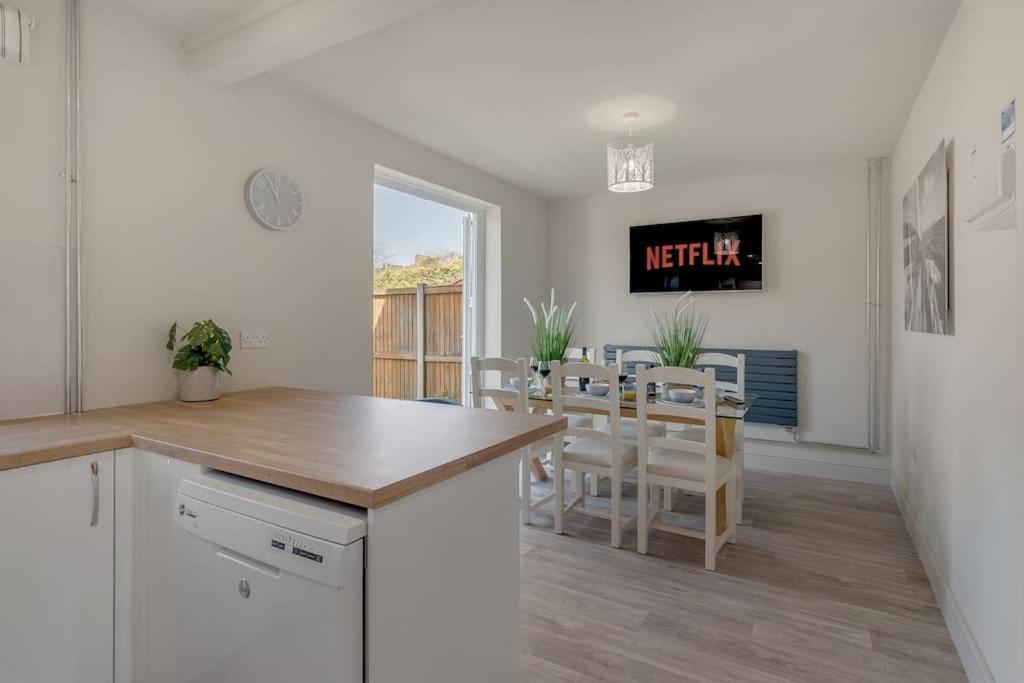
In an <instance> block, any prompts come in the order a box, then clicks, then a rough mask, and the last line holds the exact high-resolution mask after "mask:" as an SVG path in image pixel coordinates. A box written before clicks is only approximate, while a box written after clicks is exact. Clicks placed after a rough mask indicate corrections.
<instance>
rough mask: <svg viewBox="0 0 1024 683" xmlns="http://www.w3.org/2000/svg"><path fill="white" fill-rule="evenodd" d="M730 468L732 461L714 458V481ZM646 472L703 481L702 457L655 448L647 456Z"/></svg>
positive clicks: (719, 457)
mask: <svg viewBox="0 0 1024 683" xmlns="http://www.w3.org/2000/svg"><path fill="white" fill-rule="evenodd" d="M730 468H732V461H731V460H728V459H726V458H723V457H722V456H720V455H716V456H715V480H716V481H717V480H718V479H719V478H721V477H722V476H723V475H725V474H726V473H727V472H728V471H729V469H730ZM647 472H648V473H649V474H656V475H659V476H662V477H676V478H677V479H687V480H689V481H704V456H703V455H700V454H698V453H687V452H684V451H677V450H674V449H671V448H655V449H654V450H652V451H651V452H650V454H649V455H648V456H647Z"/></svg>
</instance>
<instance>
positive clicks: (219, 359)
mask: <svg viewBox="0 0 1024 683" xmlns="http://www.w3.org/2000/svg"><path fill="white" fill-rule="evenodd" d="M181 330H184V328H183V327H182V326H181V325H179V324H178V323H177V321H175V323H174V324H173V325H171V329H169V330H168V331H167V350H168V351H174V347H175V345H176V344H177V336H178V332H179V331H181ZM181 342H182V344H183V346H182V347H181V348H179V349H178V350H177V352H176V353H175V354H174V361H173V362H172V363H171V367H173V368H174V369H175V370H182V371H184V372H191V371H192V370H195V369H196V368H204V367H211V368H213V369H214V370H216V371H217V372H226V373H228V374H229V375H230V374H231V371H230V370H228V362H229V361H230V360H231V335H230V334H228V333H227V331H226V330H224V328H222V327H219V326H218V325H217V323H215V322H213V321H212V320H205V321H203V322H199V323H196V324H194V325H193V326H192V328H191V329H190V330H189V331H188V332H185V333H184V334H182V335H181Z"/></svg>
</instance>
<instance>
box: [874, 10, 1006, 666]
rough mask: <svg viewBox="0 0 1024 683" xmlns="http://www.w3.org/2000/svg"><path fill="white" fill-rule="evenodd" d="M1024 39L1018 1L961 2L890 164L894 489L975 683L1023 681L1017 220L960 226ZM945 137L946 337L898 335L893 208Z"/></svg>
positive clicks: (972, 203)
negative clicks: (974, 164) (951, 328)
mask: <svg viewBox="0 0 1024 683" xmlns="http://www.w3.org/2000/svg"><path fill="white" fill-rule="evenodd" d="M1022 26H1024V4H1022V3H1021V2H1020V0H964V2H963V4H962V6H961V8H960V10H959V13H958V15H957V17H956V20H955V21H954V23H953V25H952V27H951V28H950V31H949V34H948V35H947V37H946V40H945V43H944V44H943V47H942V49H941V51H940V52H939V54H938V56H937V58H936V60H935V63H934V65H933V67H932V70H931V73H930V75H929V76H928V79H927V81H926V82H925V84H924V87H923V88H922V90H921V92H920V94H919V96H918V99H917V102H916V104H915V106H914V109H913V111H912V113H911V115H910V117H909V120H908V122H907V125H906V128H905V130H904V131H903V134H902V137H901V139H900V141H899V144H898V146H897V148H896V151H895V153H894V155H893V164H892V190H893V191H892V205H893V214H892V216H893V220H892V232H891V244H892V247H893V248H892V254H893V258H892V276H893V282H894V283H895V285H894V287H893V291H892V326H893V370H892V375H893V376H892V384H893V404H892V424H893V456H894V462H893V485H894V489H895V490H896V492H897V495H898V496H900V497H901V498H902V499H903V500H902V502H903V505H904V511H905V517H906V518H907V521H908V525H909V526H910V528H911V531H912V533H913V534H914V535H915V541H916V542H917V546H918V550H919V554H920V555H921V557H922V560H924V562H925V565H926V568H928V569H929V573H930V576H931V578H932V583H933V586H934V587H935V589H936V593H937V595H938V597H939V600H940V603H942V604H943V607H944V612H945V614H946V618H947V622H948V623H949V625H950V631H951V633H952V634H953V637H954V640H955V641H956V642H957V646H958V649H959V650H960V653H961V656H962V658H963V659H964V661H965V665H966V666H967V669H968V672H969V673H970V674H971V675H972V676H971V678H972V680H975V681H987V680H996V681H1001V682H1005V683H1011V682H1016V681H1021V680H1024V667H1022V666H1021V661H1020V658H1019V657H1020V655H1019V653H1020V652H1021V650H1024V633H1022V631H1021V610H1022V607H1024V605H1022V603H1021V596H1020V589H1021V578H1020V577H1021V575H1022V574H1024V571H1022V569H1024V565H1022V563H1021V552H1022V550H1021V549H1022V545H1024V542H1022V536H1021V528H1022V525H1021V520H1022V517H1021V515H1022V510H1021V507H1022V506H1021V502H1020V501H1021V493H1020V490H1021V481H1022V480H1024V476H1022V474H1024V472H1022V468H1021V463H1020V460H1021V455H1022V444H1024V440H1022V438H1021V432H1020V424H1021V422H1022V421H1021V415H1022V414H1024V409H1022V403H1021V402H1020V400H1019V396H1020V387H1021V386H1022V384H1021V380H1020V379H1016V377H1015V376H1016V375H1017V374H1018V373H1019V372H1020V369H1021V368H1020V363H1021V354H1022V349H1021V344H1020V341H1021V339H1022V338H1024V337H1022V336H1021V335H1022V333H1021V324H1022V320H1024V315H1022V311H1021V308H1020V305H1021V304H1020V302H1021V300H1022V297H1021V283H1020V264H1021V258H1022V256H1024V251H1022V244H1024V242H1022V233H1024V229H1022V227H1021V226H1020V217H1019V215H1018V218H1017V230H1016V232H1013V231H1007V232H981V233H979V232H975V231H974V230H973V228H972V227H971V226H969V225H968V224H967V222H966V220H965V217H966V216H967V215H968V214H970V213H971V212H973V211H974V210H976V209H977V208H978V202H979V201H981V200H982V199H983V197H982V196H980V193H978V192H975V191H974V190H973V189H972V188H971V186H970V183H969V180H968V178H969V175H970V168H969V154H968V152H969V149H970V147H971V145H973V144H978V145H979V155H980V156H979V160H978V163H979V166H978V169H979V171H980V172H981V173H982V175H983V179H984V180H986V181H987V182H988V185H987V186H986V187H987V189H988V191H989V192H991V193H992V195H994V194H995V184H994V183H995V179H994V176H993V174H992V173H991V172H990V171H991V169H992V168H994V163H995V161H994V155H995V151H996V149H997V147H998V135H999V128H998V121H999V118H998V117H999V112H1000V110H1001V108H1002V107H1003V106H1004V105H1005V104H1006V103H1007V102H1008V101H1009V100H1010V99H1011V97H1012V96H1013V95H1014V93H1016V95H1017V96H1018V103H1019V101H1020V96H1022V95H1024V40H1022V32H1021V27H1022ZM943 138H945V139H946V140H947V141H950V140H951V141H953V145H954V151H953V157H954V158H953V167H952V171H951V174H952V184H951V192H952V209H951V211H952V214H951V215H952V217H953V220H952V222H951V235H952V254H951V264H952V273H953V274H952V286H953V299H954V319H955V334H954V335H952V336H936V335H926V334H918V333H910V332H906V331H904V325H903V319H902V316H903V289H904V288H903V285H902V282H903V275H902V268H903V264H902V256H901V255H902V226H901V220H900V216H901V211H900V210H899V208H900V202H901V200H902V197H903V195H904V194H905V193H906V192H907V190H908V189H909V187H910V185H911V184H912V183H913V181H914V178H915V177H916V175H917V174H918V172H919V171H920V170H921V168H922V167H923V166H924V163H925V161H926V160H927V158H928V157H929V155H930V154H931V153H932V151H933V150H934V149H935V146H936V145H937V144H938V142H939V141H940V140H941V139H943ZM1017 138H1018V140H1017V143H1018V148H1019V143H1020V139H1021V134H1020V133H1018V134H1017ZM1019 176H1020V174H1019V173H1018V177H1019ZM1019 193H1020V187H1018V194H1019Z"/></svg>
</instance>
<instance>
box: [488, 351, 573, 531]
mask: <svg viewBox="0 0 1024 683" xmlns="http://www.w3.org/2000/svg"><path fill="white" fill-rule="evenodd" d="M469 362H470V373H469V377H470V386H471V387H472V398H473V407H474V408H489V407H493V408H494V409H497V410H507V411H510V412H516V413H521V414H523V415H526V414H528V413H529V412H530V381H529V365H528V363H527V361H526V359H525V358H520V359H518V360H512V359H511V358H478V357H476V356H473V357H472V358H470V361H469ZM488 372H493V373H497V375H498V381H497V386H487V383H486V381H485V373H488ZM513 377H514V378H516V382H515V384H516V386H512V382H511V381H510V380H511V379H512V378H513ZM487 399H490V404H491V405H488V400H487ZM555 440H556V437H549V438H547V439H543V440H541V441H538V442H536V443H533V444H530V445H529V446H527V447H526V448H523V449H522V450H521V452H520V460H521V465H520V472H519V475H520V483H519V486H520V495H521V498H522V503H521V505H520V508H521V510H520V513H521V516H522V520H523V524H529V523H530V513H531V512H532V511H533V510H536V509H537V508H538V507H540V506H541V505H544V504H546V503H547V502H548V501H550V500H552V499H553V498H554V494H549V495H546V496H543V497H541V498H540V499H539V500H536V501H535V500H533V487H532V486H531V478H530V463H531V462H532V461H533V459H534V458H537V457H539V456H542V455H543V454H545V453H549V452H551V451H552V450H553V449H554V442H555ZM559 440H560V439H559Z"/></svg>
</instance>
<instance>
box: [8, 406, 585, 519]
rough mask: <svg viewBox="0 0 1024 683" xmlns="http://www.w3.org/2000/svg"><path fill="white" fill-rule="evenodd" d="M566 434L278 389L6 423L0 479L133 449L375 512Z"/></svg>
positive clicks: (468, 413)
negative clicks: (5, 473) (15, 471)
mask: <svg viewBox="0 0 1024 683" xmlns="http://www.w3.org/2000/svg"><path fill="white" fill-rule="evenodd" d="M564 426H565V420H564V418H554V417H544V416H537V415H516V414H512V413H505V412H499V411H494V410H479V409H475V408H459V407H454V406H446V405H438V404H432V403H417V402H414V401H397V400H391V399H382V398H371V397H368V396H354V395H347V394H331V393H324V392H319V391H306V390H302V389H284V388H277V387H274V388H269V389H256V390H252V391H240V392H236V393H232V394H226V395H225V396H223V397H222V398H221V399H219V400H217V401H210V402H207V403H181V402H179V401H163V402H159V403H141V404H138V405H131V406H122V407H118V408H106V409H103V410H95V411H89V412H86V413H80V414H76V415H55V416H51V417H41V418H33V419H27V420H12V421H8V422H0V470H4V469H11V468H14V467H23V466H26V465H34V464H38V463H43V462H49V461H51V460H60V459H63V458H70V457H75V456H77V455H86V454H89V453H97V452H100V451H108V450H113V449H117V448H128V447H130V446H137V447H139V448H142V449H145V450H148V451H152V452H156V453H160V454H162V455H167V456H171V457H174V458H178V459H181V460H186V461H189V462H194V463H198V464H200V465H204V466H207V467H212V468H214V469H218V470H222V471H224V472H230V473H232V474H237V475H240V476H243V477H248V478H250V479H256V480H259V481H264V482H268V483H271V484H277V485H279V486H284V487H286V488H290V489H294V490H297V491H305V492H307V493H312V494H315V495H318V496H323V497H325V498H330V499H333V500H338V501H341V502H344V503H350V504H352V505H358V506H360V507H366V508H373V507H380V506H382V505H386V504H387V503H390V502H392V501H395V500H398V499H399V498H403V497H405V496H407V495H409V494H411V493H413V492H415V491H418V490H420V489H424V488H427V487H429V486H432V485H433V484H436V483H438V482H441V481H444V480H445V479H449V478H451V477H453V476H455V475H457V474H459V473H460V472H464V471H466V470H468V469H471V468H473V467H476V466H477V465H481V464H483V463H485V462H488V461H490V460H493V459H495V458H497V457H499V456H502V455H504V454H506V453H510V452H512V451H514V450H517V449H519V448H522V447H523V446H525V445H527V444H529V443H532V442H534V441H537V440H540V439H543V438H545V437H547V436H550V435H552V434H555V433H557V432H558V431H560V430H561V429H563V428H564Z"/></svg>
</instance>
